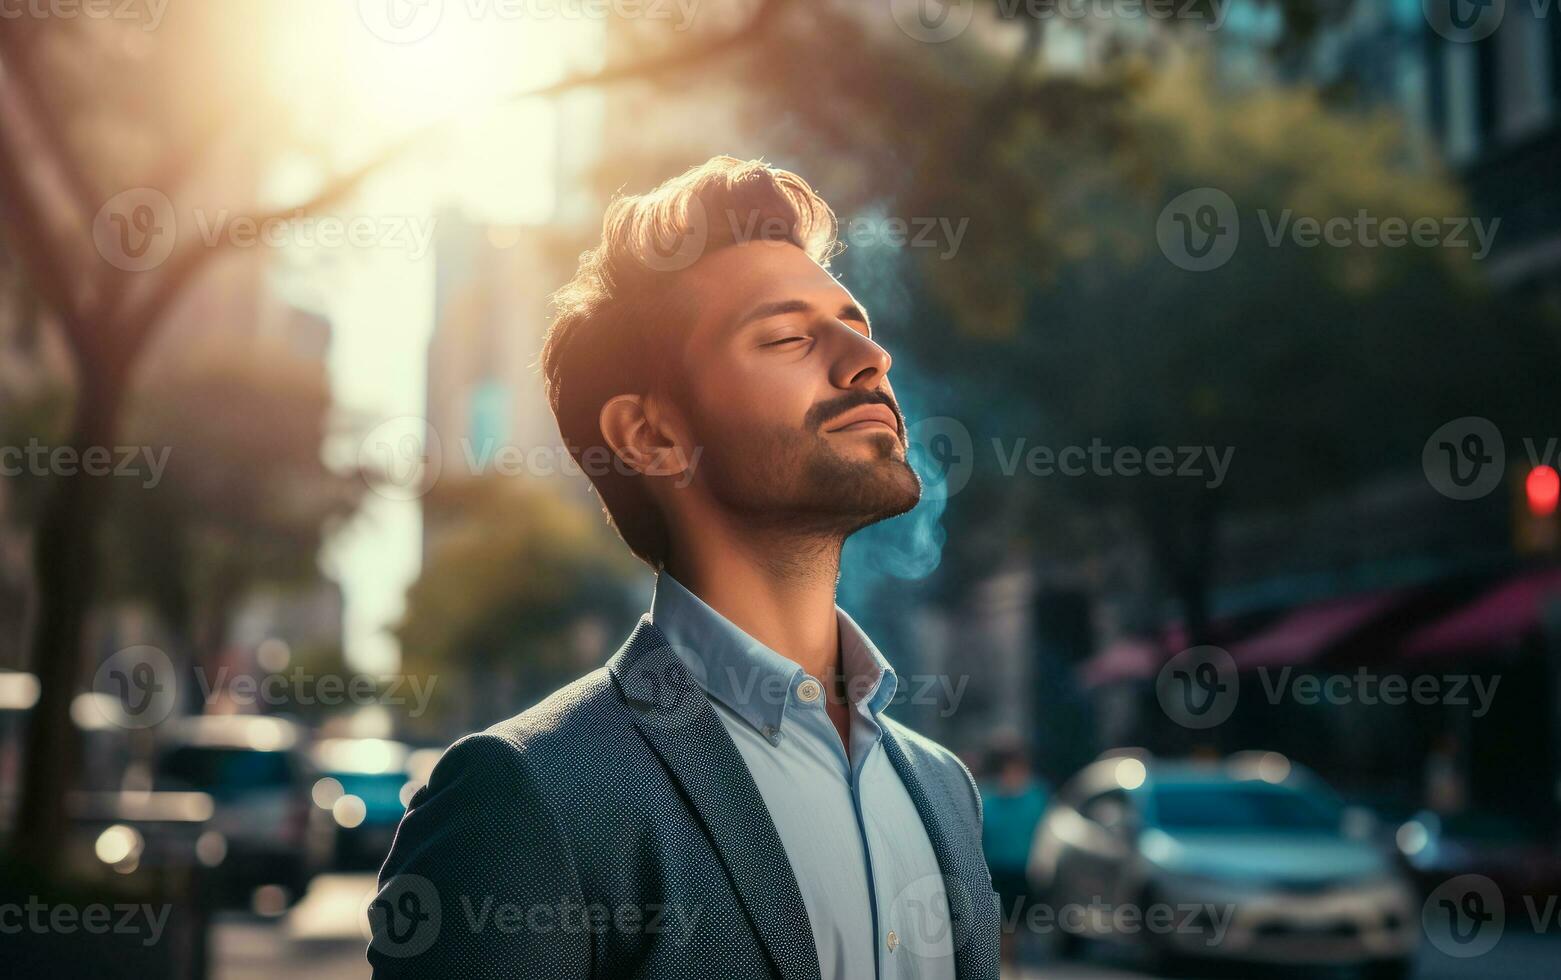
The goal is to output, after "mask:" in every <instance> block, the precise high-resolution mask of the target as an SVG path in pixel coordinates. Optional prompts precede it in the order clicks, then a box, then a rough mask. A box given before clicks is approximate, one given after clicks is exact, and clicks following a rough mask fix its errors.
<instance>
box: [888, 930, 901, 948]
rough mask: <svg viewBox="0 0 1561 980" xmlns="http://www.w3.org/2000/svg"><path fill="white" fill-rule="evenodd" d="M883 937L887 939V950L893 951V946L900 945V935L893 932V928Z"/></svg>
mask: <svg viewBox="0 0 1561 980" xmlns="http://www.w3.org/2000/svg"><path fill="white" fill-rule="evenodd" d="M885 938H887V939H888V940H889V952H891V953H892V952H894V947H896V946H898V945H900V937H899V936H896V935H895V934H894V930H893V929H890V930H889V935H888V936H887V937H885Z"/></svg>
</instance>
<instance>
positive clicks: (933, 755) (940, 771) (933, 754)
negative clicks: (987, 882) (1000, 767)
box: [879, 714, 982, 827]
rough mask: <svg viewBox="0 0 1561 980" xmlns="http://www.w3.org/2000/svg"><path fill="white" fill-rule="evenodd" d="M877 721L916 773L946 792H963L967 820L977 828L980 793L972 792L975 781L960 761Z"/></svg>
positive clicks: (894, 724) (891, 723)
mask: <svg viewBox="0 0 1561 980" xmlns="http://www.w3.org/2000/svg"><path fill="white" fill-rule="evenodd" d="M879 720H880V721H882V722H884V723H886V724H887V725H888V727H889V730H890V731H892V732H894V737H895V738H896V739H898V740H899V743H900V746H901V748H903V749H904V750H905V754H906V756H907V758H909V759H910V760H911V762H912V764H914V765H915V766H916V768H917V771H918V772H923V773H926V774H927V775H928V776H931V777H933V778H936V779H940V780H942V781H943V782H944V783H945V784H946V785H948V786H949V788H950V789H953V788H954V787H955V786H963V787H964V788H965V793H966V795H967V796H968V798H969V800H970V807H971V816H973V817H974V819H975V826H977V827H980V826H981V820H982V813H981V792H980V791H979V790H978V789H977V788H976V779H975V777H974V776H972V775H971V773H970V769H969V768H968V767H966V765H965V764H964V763H963V762H961V761H960V758H959V756H957V755H955V754H954V753H953V752H950V751H949V750H948V749H946V748H944V747H943V746H942V745H939V744H938V743H937V742H934V741H933V740H932V739H930V738H928V737H927V736H925V735H923V734H921V733H920V732H918V731H916V730H915V729H912V728H908V727H906V725H905V724H904V723H903V722H900V721H897V720H896V719H894V718H891V717H889V716H888V715H887V714H884V715H880V716H879Z"/></svg>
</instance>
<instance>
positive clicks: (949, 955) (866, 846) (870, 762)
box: [650, 571, 954, 980]
mask: <svg viewBox="0 0 1561 980" xmlns="http://www.w3.org/2000/svg"><path fill="white" fill-rule="evenodd" d="M835 615H836V617H837V620H838V623H839V627H840V655H841V664H842V668H843V673H844V674H845V677H846V694H847V697H848V698H849V699H850V700H851V702H852V705H851V728H850V739H851V752H850V755H849V757H848V756H847V754H846V751H845V747H844V746H843V745H842V744H841V741H840V735H839V732H838V731H837V730H836V728H835V726H834V723H833V722H831V721H830V719H829V714H828V712H827V711H826V710H825V699H826V697H828V696H829V693H830V692H829V690H828V688H827V687H826V686H825V685H824V684H823V683H822V682H821V681H820V680H819V679H818V678H815V677H811V676H809V675H808V673H807V672H806V671H804V670H803V669H802V667H801V665H800V664H798V663H796V662H795V661H793V660H788V659H787V658H786V657H783V656H781V655H780V654H779V653H776V652H775V651H774V650H771V649H770V648H769V647H767V646H765V645H764V644H762V643H760V642H759V641H758V640H755V639H754V638H753V637H751V636H749V635H748V634H747V633H745V632H743V631H742V630H741V629H740V628H739V627H738V626H737V625H736V624H734V623H732V622H731V621H730V620H728V619H727V618H726V617H725V616H722V615H721V614H720V613H718V612H716V611H715V610H714V609H712V608H711V607H710V606H709V605H707V604H706V603H705V602H704V601H703V600H702V599H700V598H699V597H698V596H696V595H694V594H693V593H692V592H690V591H689V590H688V589H687V588H685V587H684V586H683V585H682V584H681V583H680V582H678V581H677V580H676V579H675V578H673V577H672V576H671V575H669V574H668V573H666V572H665V571H663V572H661V573H660V574H658V575H657V577H656V591H655V594H654V596H653V597H652V599H651V610H650V617H651V621H652V622H654V623H655V624H656V626H657V627H658V628H659V629H660V630H661V632H662V633H663V634H664V635H665V636H666V638H667V642H669V643H670V644H671V645H672V648H673V649H674V650H675V651H676V652H677V655H678V657H679V658H680V659H681V660H682V661H683V663H684V665H685V666H686V667H687V668H688V670H689V672H690V673H691V674H692V675H693V677H694V678H695V679H696V680H697V681H698V682H699V684H700V686H701V687H702V688H703V689H704V691H705V693H706V694H708V695H709V696H710V700H711V703H712V704H713V705H714V706H715V710H716V714H717V715H718V716H719V717H720V719H721V722H722V724H723V725H725V727H726V730H727V732H728V734H730V735H731V737H732V741H733V742H735V743H736V745H737V750H738V752H739V753H740V754H741V755H742V757H743V759H744V761H746V762H747V764H748V771H749V772H750V773H751V774H752V775H753V781H754V783H755V784H757V785H758V787H759V794H760V795H761V796H762V797H763V798H764V803H765V805H766V806H767V807H768V808H769V811H770V816H771V818H772V819H773V820H774V821H775V829H776V830H777V831H778V832H779V834H780V839H781V843H782V845H783V846H784V847H785V849H786V856H787V858H788V859H789V860H790V862H791V867H792V870H793V872H794V873H795V874H796V877H797V885H798V887H799V890H800V891H801V892H802V902H803V904H804V905H805V906H807V912H808V922H809V923H810V925H811V926H812V928H813V938H814V942H815V943H816V945H817V946H818V959H819V968H820V972H821V973H822V975H823V978H824V980H864V978H874V977H875V978H877V980H954V949H953V934H952V930H951V927H950V923H949V911H948V901H947V898H946V895H945V892H944V885H943V878H942V874H941V872H940V871H939V869H938V859H937V856H936V855H935V854H934V853H933V851H932V843H931V842H930V841H929V840H928V839H927V832H926V829H925V828H924V827H923V826H922V822H921V815H920V814H919V813H918V812H917V810H916V805H915V803H913V802H912V801H911V798H910V795H909V794H908V793H907V792H906V790H905V784H904V783H903V782H901V781H900V776H899V773H897V772H895V769H894V765H893V763H891V762H890V761H889V759H888V758H887V757H886V755H885V753H884V750H883V748H882V746H881V745H880V744H879V743H880V741H881V732H882V730H881V728H880V727H879V724H878V715H879V714H880V713H881V712H882V711H883V710H884V708H885V707H887V706H888V704H889V702H890V700H891V699H893V697H894V692H895V686H896V684H897V679H896V677H895V673H894V668H893V667H891V666H889V662H888V661H887V660H885V659H884V657H883V654H881V653H879V652H878V648H877V647H875V646H873V643H872V641H871V640H869V639H868V638H867V634H865V633H863V632H862V629H861V627H859V626H858V625H857V624H856V622H855V621H854V620H852V619H851V617H850V616H848V615H846V612H845V610H843V609H841V608H840V607H839V606H836V607H835Z"/></svg>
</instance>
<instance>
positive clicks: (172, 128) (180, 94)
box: [0, 0, 785, 862]
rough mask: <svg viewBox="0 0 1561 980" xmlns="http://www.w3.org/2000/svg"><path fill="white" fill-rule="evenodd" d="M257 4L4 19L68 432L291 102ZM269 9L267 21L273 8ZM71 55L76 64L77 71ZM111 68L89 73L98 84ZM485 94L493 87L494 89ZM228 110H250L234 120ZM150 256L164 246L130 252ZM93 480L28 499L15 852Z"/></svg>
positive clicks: (71, 742) (77, 630)
mask: <svg viewBox="0 0 1561 980" xmlns="http://www.w3.org/2000/svg"><path fill="white" fill-rule="evenodd" d="M783 6H785V0H764V2H761V3H760V4H759V5H758V7H757V8H756V9H755V10H754V11H753V14H752V15H751V16H750V17H749V18H748V19H747V20H746V21H745V22H743V23H742V24H740V26H739V27H738V28H737V29H735V30H731V31H726V32H723V33H715V34H703V33H701V34H700V35H699V36H697V37H695V38H693V39H692V40H690V41H688V42H686V43H681V44H677V45H670V46H666V47H664V48H663V49H661V50H658V51H656V52H655V53H654V54H651V55H646V56H640V57H636V58H634V59H630V60H627V61H624V62H619V63H613V64H610V65H608V66H607V67H605V68H603V69H601V70H598V71H593V72H586V73H582V74H580V75H576V76H571V77H567V78H564V79H561V80H559V81H558V82H555V83H552V84H549V85H546V86H543V87H541V88H538V89H534V90H530V91H527V92H522V93H516V94H515V95H514V97H515V98H534V97H541V96H551V95H556V94H559V93H562V92H566V91H571V90H574V89H577V88H583V87H586V86H591V85H600V84H607V83H611V82H616V81H621V80H623V79H627V78H648V79H653V80H658V79H662V78H665V77H668V76H671V75H673V74H676V73H679V72H682V71H684V70H686V69H688V68H689V67H692V66H694V65H697V64H699V63H700V62H702V61H705V60H711V59H714V58H717V57H719V56H722V55H725V54H727V53H729V52H732V51H735V50H737V49H740V48H741V47H742V46H744V45H745V44H747V43H749V42H751V41H752V39H753V38H754V37H755V36H756V35H757V33H758V32H759V31H760V30H761V29H762V28H763V27H764V25H765V24H766V23H768V22H769V21H770V20H771V19H772V18H773V17H774V16H775V14H776V12H777V11H779V10H780V9H781V8H782V7H783ZM274 8H275V5H274V4H268V3H263V2H258V0H236V2H233V3H225V4H221V5H210V6H187V7H186V6H179V5H174V6H173V7H170V8H168V10H167V11H166V18H165V20H164V22H163V23H162V24H161V25H160V26H159V27H158V29H157V30H156V31H150V30H143V25H140V24H137V23H135V22H132V21H125V20H122V19H119V18H94V17H31V18H26V17H24V18H17V19H12V20H8V21H7V22H6V29H5V30H4V31H0V217H3V218H4V224H5V231H6V234H7V237H8V239H9V241H10V244H11V246H12V250H13V254H14V255H16V256H17V257H18V258H19V259H20V260H21V261H22V262H23V263H25V266H26V270H27V277H26V278H27V285H28V287H29V288H30V290H31V291H32V293H33V294H34V295H35V296H36V297H37V300H38V302H39V304H40V306H41V308H42V309H44V310H45V311H46V312H47V318H48V319H49V320H50V321H51V322H52V323H53V324H54V325H55V326H56V327H57V328H58V329H59V330H60V331H61V333H62V334H63V336H64V337H65V339H66V342H67V346H68V348H69V351H70V356H71V362H72V369H73V371H74V375H75V376H74V379H73V381H74V385H75V397H74V400H73V404H72V408H71V418H70V424H69V426H68V430H69V435H68V437H67V440H66V441H67V444H68V445H69V446H70V447H71V448H73V449H75V450H76V451H77V452H78V453H79V452H82V451H85V450H87V449H89V448H91V447H94V446H98V447H105V446H112V445H114V444H115V440H116V438H117V437H118V435H119V434H120V431H121V428H122V423H123V414H124V407H125V400H126V396H127V393H128V392H129V390H130V388H131V385H132V380H133V377H134V374H135V371H136V368H137V366H138V364H139V362H140V361H141V359H142V357H143V355H144V353H145V351H146V350H147V348H148V347H149V346H150V345H151V342H152V340H153V339H154V338H155V337H156V335H157V332H158V330H159V328H160V326H161V325H162V324H163V322H164V321H165V319H166V317H167V315H168V313H169V312H170V310H171V309H172V308H173V307H174V306H175V305H176V304H177V303H178V301H179V300H180V299H181V298H182V297H183V296H184V295H185V293H186V291H187V289H188V287H189V286H190V285H191V284H192V282H194V281H196V280H197V279H198V277H200V276H201V274H202V273H203V272H204V271H205V270H206V268H207V267H208V265H209V264H210V263H211V262H212V261H213V259H214V258H215V257H216V256H217V255H218V254H219V253H221V252H223V251H224V250H225V249H226V248H227V247H228V246H229V245H230V244H231V242H232V239H231V237H224V238H222V239H221V240H220V241H219V243H218V244H216V245H215V246H211V245H206V244H204V243H203V242H202V241H201V240H199V239H198V238H196V237H195V236H189V238H187V239H186V240H185V241H183V242H177V241H174V242H172V243H171V245H170V249H171V250H170V251H168V253H167V254H166V255H161V254H159V253H158V252H157V250H158V249H160V248H162V247H163V246H164V245H169V236H167V232H168V231H169V230H170V229H171V228H173V227H175V226H176V225H177V224H178V222H179V221H180V220H188V218H189V215H190V214H191V212H192V211H196V210H198V209H199V207H200V205H201V203H202V201H201V196H202V195H203V194H211V193H213V191H212V187H213V186H214V185H218V186H219V187H220V185H222V184H223V183H224V182H230V181H231V180H232V175H233V174H234V173H235V171H236V172H238V173H241V174H242V173H248V174H251V175H254V174H258V173H259V172H260V170H261V169H262V168H263V163H264V161H265V160H266V158H267V157H268V155H269V153H271V152H273V151H274V150H276V149H277V147H278V146H279V145H281V144H285V143H286V142H287V141H288V137H289V135H290V133H291V129H290V127H289V125H288V122H289V119H290V114H289V107H287V106H284V105H278V104H276V102H275V100H271V99H268V98H267V97H266V92H265V88H264V80H265V77H266V72H265V70H264V68H263V66H262V65H261V64H260V63H259V60H258V56H259V53H260V46H259V45H257V44H255V43H253V41H254V39H255V38H257V37H261V36H263V35H264V32H263V31H262V30H261V29H260V28H261V26H262V25H263V24H264V23H265V19H266V18H268V17H270V18H278V19H281V20H284V21H285V20H286V19H287V18H288V17H292V18H295V19H304V18H307V17H308V16H309V15H308V14H307V13H306V9H307V8H305V7H304V6H303V5H301V4H300V5H296V6H289V7H286V8H285V9H280V10H278V9H274ZM273 22H274V21H273ZM82 66H89V68H88V69H87V70H83V68H82ZM105 78H107V79H112V80H113V84H110V85H105V84H104V82H103V80H104V79H105ZM496 101H497V100H496ZM240 106H242V107H243V118H244V120H245V121H246V122H247V123H248V124H249V125H248V126H244V127H241V126H238V125H236V124H235V113H236V107H240ZM437 133H438V127H437V126H435V127H429V128H426V129H423V130H419V131H417V132H414V133H412V134H410V135H409V136H407V137H405V138H403V139H401V140H399V141H397V142H396V143H394V144H393V145H391V146H389V147H386V148H385V149H384V150H383V151H381V152H378V153H375V154H372V155H371V156H370V158H369V159H367V160H366V161H364V162H363V163H361V164H359V165H358V166H356V167H355V168H354V169H352V170H350V171H348V172H346V173H340V174H338V175H336V176H335V177H333V178H331V179H329V180H327V181H326V182H325V184H324V188H323V190H321V191H320V192H319V193H318V194H316V195H314V196H313V197H311V198H309V199H307V200H303V201H298V202H293V203H291V204H289V205H288V206H286V207H282V208H278V209H274V210H273V209H266V208H261V207H259V206H258V204H257V202H256V201H254V200H249V201H235V200H232V199H231V193H232V186H231V183H229V186H228V188H227V191H226V192H222V191H219V192H218V193H221V194H222V197H221V199H219V200H214V201H206V202H205V203H206V204H208V205H210V206H212V207H213V208H216V207H221V208H226V209H227V210H229V211H230V212H233V213H238V214H243V213H248V215H249V216H250V217H251V218H252V219H253V220H254V221H255V222H256V223H257V224H264V223H266V222H268V221H273V220H287V219H290V218H294V217H298V216H303V215H308V214H311V213H314V212H317V211H319V210H321V209H323V208H326V207H329V206H331V205H332V204H334V203H337V202H339V201H341V200H343V199H345V198H347V197H348V196H349V195H350V194H351V193H352V192H353V191H354V190H355V189H356V188H357V187H358V186H359V185H360V184H361V183H362V182H363V180H364V179H365V178H366V177H367V176H369V175H370V174H372V173H374V172H375V171H376V170H377V169H379V168H380V167H382V166H383V165H384V164H385V163H386V162H388V161H389V160H392V159H394V158H395V157H396V156H397V155H398V154H399V153H402V152H404V151H405V150H406V149H407V148H409V147H411V146H414V145H416V144H417V143H418V142H419V141H422V140H426V139H428V138H429V137H430V136H432V135H436V134H437ZM149 254H151V255H155V256H157V257H158V258H160V259H161V261H144V260H146V259H147V256H148V255H149ZM108 505H109V497H108V493H107V484H105V483H104V482H103V481H101V480H95V479H91V478H88V477H86V476H84V475H82V474H80V473H79V472H78V473H77V474H76V475H73V476H62V477H61V478H60V479H58V480H57V481H54V485H53V487H52V489H51V492H50V493H49V496H48V498H47V499H46V500H45V501H44V502H43V503H42V505H41V514H40V518H39V522H38V527H37V533H36V538H35V542H36V545H35V557H34V569H33V570H34V578H35V583H36V589H37V596H38V602H37V609H36V616H35V620H34V626H33V631H32V636H31V638H30V646H31V649H32V655H33V661H34V667H35V669H36V671H37V673H38V676H39V679H40V682H41V688H42V690H41V695H40V699H39V701H38V704H37V706H36V707H35V709H34V711H33V713H32V716H31V718H30V720H29V725H28V731H27V745H26V750H25V762H24V770H23V779H22V804H21V812H20V819H19V821H18V827H17V837H18V844H17V846H18V849H19V851H20V852H21V853H26V854H30V855H33V856H35V857H36V858H37V859H38V860H40V861H43V862H53V861H56V860H57V858H58V855H59V853H60V848H59V846H58V844H59V841H60V835H61V833H62V831H63V828H64V825H65V822H64V808H63V801H64V796H65V791H66V789H67V787H68V785H69V782H70V780H71V778H72V774H73V772H74V770H75V761H76V755H77V744H76V743H77V736H76V732H75V730H74V728H73V726H72V725H71V724H70V720H69V706H70V701H71V698H72V697H73V696H74V694H75V689H76V684H77V680H78V677H79V674H80V670H81V657H80V650H81V638H82V623H83V621H84V616H85V614H86V611H87V610H88V608H89V606H90V604H91V602H92V601H93V599H94V597H95V595H96V591H97V587H98V584H99V582H98V579H99V571H100V569H99V556H98V554H97V539H98V534H99V530H100V526H101V522H102V520H103V517H104V515H105V513H106V511H107V508H108Z"/></svg>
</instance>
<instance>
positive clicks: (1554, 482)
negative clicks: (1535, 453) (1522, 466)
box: [1523, 465, 1561, 517]
mask: <svg viewBox="0 0 1561 980" xmlns="http://www.w3.org/2000/svg"><path fill="white" fill-rule="evenodd" d="M1523 492H1524V494H1525V495H1526V496H1527V497H1528V511H1529V513H1530V514H1533V515H1534V516H1535V517H1549V516H1550V515H1551V514H1554V513H1555V512H1556V502H1557V501H1558V500H1561V475H1558V474H1557V473H1556V470H1555V467H1553V466H1543V465H1541V466H1536V467H1534V468H1533V469H1531V470H1529V471H1528V479H1527V480H1525V481H1524V483H1523Z"/></svg>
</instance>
